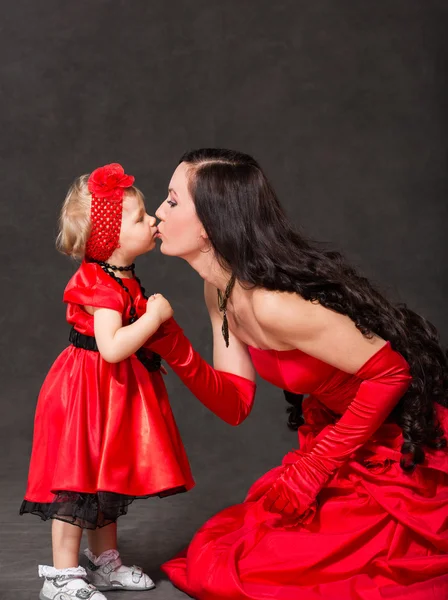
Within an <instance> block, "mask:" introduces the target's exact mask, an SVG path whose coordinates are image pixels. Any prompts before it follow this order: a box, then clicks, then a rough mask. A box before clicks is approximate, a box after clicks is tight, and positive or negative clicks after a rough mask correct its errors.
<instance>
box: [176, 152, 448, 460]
mask: <svg viewBox="0 0 448 600" xmlns="http://www.w3.org/2000/svg"><path fill="white" fill-rule="evenodd" d="M180 162H185V163H188V164H189V165H191V166H192V169H191V173H190V192H191V194H192V197H193V200H194V203H195V206H196V212H197V215H198V217H199V219H200V221H201V222H202V224H203V226H204V228H205V230H206V232H207V235H208V237H209V239H210V242H211V244H212V246H213V248H214V250H215V252H216V255H217V257H218V260H219V261H220V262H221V264H222V266H223V267H224V268H226V269H228V270H230V271H231V272H232V273H233V274H234V275H235V276H236V278H237V279H238V280H239V281H241V282H247V283H248V284H251V285H254V286H260V287H263V288H266V289H268V290H279V291H285V292H296V293H298V294H300V295H301V296H302V297H303V298H304V299H305V300H310V301H317V302H319V303H320V304H322V306H325V307H327V308H329V309H331V310H334V311H336V312H338V313H341V314H343V315H347V316H348V317H350V319H351V320H352V321H353V322H354V323H355V325H356V327H357V328H358V329H359V330H360V331H361V332H362V333H363V335H365V336H367V337H369V336H372V335H374V334H376V335H378V336H380V337H381V338H383V339H385V340H389V341H390V343H391V345H392V347H393V348H394V350H396V351H397V352H399V353H400V354H402V355H403V356H404V358H405V359H406V360H407V362H408V363H409V366H410V370H411V375H412V382H411V385H410V387H409V389H408V391H407V392H406V394H405V395H404V396H403V397H402V399H401V400H400V402H399V403H398V405H397V407H396V408H395V410H394V413H393V415H394V418H395V419H396V421H397V423H398V424H399V425H400V427H401V428H402V430H403V439H404V443H403V445H402V449H401V451H402V454H403V458H402V460H401V466H402V468H403V469H405V470H412V469H413V468H414V467H415V465H416V464H418V463H421V462H423V460H424V457H425V454H424V450H423V446H425V445H426V446H428V447H431V448H443V447H445V446H446V439H445V438H444V437H443V432H442V431H441V429H440V426H439V423H438V422H437V419H436V416H435V410H434V408H435V407H434V402H439V403H440V404H442V405H443V406H448V358H447V353H446V350H444V349H443V348H442V346H441V344H440V341H439V338H438V334H437V331H436V329H435V327H434V326H433V325H432V324H431V323H430V322H429V321H427V320H426V319H425V318H423V317H421V316H419V315H418V314H416V313H415V312H413V311H412V310H410V309H409V308H408V307H407V306H406V305H404V304H399V305H393V304H392V303H390V302H388V301H387V300H386V299H385V298H384V297H383V296H382V295H381V294H380V293H379V292H378V291H377V290H375V289H374V287H373V286H372V285H371V284H370V282H369V281H368V280H367V279H366V278H365V277H362V276H361V275H359V274H358V273H357V272H356V270H355V269H354V268H353V267H351V266H350V265H348V264H347V263H346V262H345V260H344V259H343V257H342V255H341V254H340V253H339V252H329V251H325V250H323V249H320V248H319V246H318V244H316V243H314V242H310V241H308V240H306V239H305V238H304V237H303V236H301V235H299V233H297V231H295V230H294V229H293V227H292V226H291V224H290V223H289V222H288V220H287V218H286V216H285V213H284V211H283V209H282V207H281V205H280V203H279V201H278V199H277V196H276V194H275V192H274V190H273V189H272V187H271V185H270V184H269V182H268V180H267V178H266V176H265V175H264V173H263V171H262V170H261V168H260V166H259V164H258V163H257V162H256V161H255V160H254V159H253V158H252V157H250V156H249V155H247V154H243V153H241V152H234V151H232V150H223V149H214V148H204V149H200V150H193V151H190V152H187V153H186V154H184V155H183V156H182V158H181V160H180ZM285 395H286V399H287V400H288V402H290V403H291V404H292V405H293V407H290V408H289V409H288V412H290V416H289V425H290V426H291V427H292V428H297V427H298V426H299V425H300V423H301V422H302V421H301V399H302V397H301V396H298V395H297V396H295V395H293V394H290V393H286V394H285Z"/></svg>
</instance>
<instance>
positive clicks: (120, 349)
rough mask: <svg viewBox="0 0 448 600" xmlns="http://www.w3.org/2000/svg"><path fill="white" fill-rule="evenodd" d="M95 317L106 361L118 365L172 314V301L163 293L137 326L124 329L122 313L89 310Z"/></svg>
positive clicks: (103, 309)
mask: <svg viewBox="0 0 448 600" xmlns="http://www.w3.org/2000/svg"><path fill="white" fill-rule="evenodd" d="M86 308H88V309H89V312H90V313H91V314H93V319H94V331H95V339H96V343H97V346H98V350H99V352H100V354H101V356H102V357H103V358H104V360H105V361H107V362H109V363H118V362H120V361H122V360H124V359H126V358H128V357H129V356H131V355H132V354H134V353H135V352H137V350H138V349H139V348H141V347H142V346H143V344H144V343H145V342H146V340H147V339H148V338H149V337H151V336H152V335H153V334H154V333H155V332H156V331H157V330H158V329H159V327H160V325H161V324H162V323H163V321H165V320H166V319H169V318H170V317H171V316H172V314H173V311H172V308H171V306H170V304H169V302H168V301H167V300H166V299H165V298H164V297H163V296H162V295H160V294H156V295H155V296H152V297H151V298H150V299H149V300H148V303H147V306H146V313H145V314H144V315H142V316H141V317H140V318H139V319H138V320H137V321H135V323H132V324H131V325H126V326H124V327H123V322H122V316H121V313H119V312H117V311H116V310H111V309H109V308H95V307H86Z"/></svg>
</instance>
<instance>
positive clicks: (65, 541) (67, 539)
mask: <svg viewBox="0 0 448 600" xmlns="http://www.w3.org/2000/svg"><path fill="white" fill-rule="evenodd" d="M81 536H82V529H81V528H80V527H77V526H76V525H72V524H71V523H65V522H64V521H59V520H58V519H53V522H52V526H51V538H52V543H53V564H54V566H55V568H56V569H69V568H70V567H77V566H78V565H79V547H80V545H81Z"/></svg>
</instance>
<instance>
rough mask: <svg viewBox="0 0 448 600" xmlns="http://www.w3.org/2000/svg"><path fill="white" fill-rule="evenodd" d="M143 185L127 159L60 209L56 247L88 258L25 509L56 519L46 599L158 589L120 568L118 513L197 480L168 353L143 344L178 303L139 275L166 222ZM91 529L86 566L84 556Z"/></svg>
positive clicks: (138, 573)
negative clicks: (179, 421)
mask: <svg viewBox="0 0 448 600" xmlns="http://www.w3.org/2000/svg"><path fill="white" fill-rule="evenodd" d="M133 182H134V177H132V176H130V175H126V174H125V173H124V170H123V168H122V167H121V165H119V164H110V165H106V166H105V167H101V168H99V169H96V170H95V171H94V172H93V173H92V174H91V175H90V177H89V176H87V175H84V176H82V177H80V178H79V179H77V180H76V181H75V183H74V184H73V186H72V187H71V189H70V190H69V192H68V195H67V197H66V199H65V202H64V205H63V208H62V212H61V218H60V233H59V236H58V242H57V244H58V247H59V249H60V250H61V251H62V252H64V253H66V254H68V255H70V256H72V257H74V258H77V259H84V260H83V262H82V264H81V266H80V268H79V269H78V271H77V272H76V273H75V275H74V276H73V277H72V278H71V280H70V281H69V283H68V285H67V287H66V289H65V292H64V302H66V303H67V321H68V322H69V323H70V324H71V325H72V326H73V328H72V330H71V333H70V338H69V339H70V342H71V345H70V346H69V347H68V348H66V349H65V350H64V351H63V352H62V354H61V355H60V356H59V357H58V358H57V359H56V362H55V363H54V364H53V366H52V368H51V369H50V372H49V374H48V375H47V378H46V379H45V382H44V384H43V386H42V389H41V392H40V395H39V400H38V404H37V410H36V417H35V427H34V440H33V450H32V456H31V464H30V471H29V478H28V487H27V491H26V495H25V500H24V501H23V504H22V507H21V510H20V513H21V514H23V513H33V514H36V515H38V516H40V517H41V518H42V519H43V520H47V519H53V522H52V544H53V562H54V567H49V566H42V565H40V566H39V575H40V576H41V577H44V578H45V581H44V585H43V588H42V590H41V592H40V596H39V597H40V599H41V600H59V598H62V597H63V598H64V599H65V598H67V599H68V598H72V597H73V598H83V599H91V600H104V599H105V596H104V595H103V594H102V593H101V592H100V591H98V590H111V589H125V590H148V589H151V588H153V587H154V583H153V582H152V581H151V579H150V578H149V577H148V575H146V574H144V573H143V572H142V570H141V569H140V568H139V567H136V566H132V567H126V566H124V565H122V563H121V560H120V556H119V554H118V551H117V533H116V520H117V518H118V517H119V516H120V515H123V514H125V513H126V512H127V507H128V505H129V504H130V503H131V502H132V501H133V500H134V499H135V498H147V497H149V496H155V495H158V496H166V495H169V494H174V493H177V492H182V491H186V490H188V489H190V488H191V487H192V486H193V485H194V482H193V479H192V476H191V472H190V467H189V464H188V459H187V457H186V454H185V451H184V448H183V445H182V441H181V439H180V436H179V432H178V429H177V427H176V424H175V422H174V418H173V415H172V412H171V408H170V405H169V402H168V397H167V394H166V389H165V385H164V383H163V380H162V376H161V374H160V357H159V356H158V355H156V354H154V355H153V354H152V353H150V352H149V351H145V350H143V349H142V346H143V344H144V342H145V341H146V340H147V339H148V338H149V337H150V336H151V335H152V334H154V333H155V332H156V331H157V329H158V328H159V326H160V325H161V324H162V323H163V322H164V321H166V320H167V319H168V318H170V317H171V316H172V309H171V306H170V304H169V303H168V301H167V300H166V299H165V298H164V297H163V296H161V295H160V294H155V295H153V296H151V298H149V300H147V299H146V296H145V292H144V289H143V288H142V287H141V285H140V281H139V279H138V278H137V277H136V276H135V273H134V264H133V262H134V259H135V258H136V257H137V256H139V255H141V254H144V253H145V252H148V251H150V250H152V249H153V248H154V246H155V238H154V235H155V233H156V231H157V228H156V226H155V219H154V217H150V216H149V215H148V214H146V210H145V206H144V202H143V196H142V194H141V192H140V191H139V190H138V189H137V188H135V187H134V186H133V185H132V184H133ZM106 261H107V262H106ZM84 528H85V529H87V530H88V532H87V534H88V546H89V548H88V549H87V550H85V554H86V555H87V558H88V565H87V569H84V568H82V567H80V566H79V562H78V558H79V548H80V542H81V536H82V531H83V529H84ZM92 584H93V585H92Z"/></svg>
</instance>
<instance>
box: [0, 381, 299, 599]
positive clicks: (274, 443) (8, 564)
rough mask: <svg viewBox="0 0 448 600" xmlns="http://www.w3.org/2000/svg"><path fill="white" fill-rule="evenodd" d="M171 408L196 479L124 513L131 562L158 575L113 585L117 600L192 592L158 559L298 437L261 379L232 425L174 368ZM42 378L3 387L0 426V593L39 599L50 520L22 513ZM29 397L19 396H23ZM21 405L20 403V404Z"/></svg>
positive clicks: (123, 535)
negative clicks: (145, 581)
mask: <svg viewBox="0 0 448 600" xmlns="http://www.w3.org/2000/svg"><path fill="white" fill-rule="evenodd" d="M167 384H168V390H169V393H170V397H171V399H172V400H171V402H172V405H173V410H174V413H175V416H176V420H177V422H178V425H179V428H180V430H181V434H182V436H183V439H184V443H185V446H186V448H187V452H188V455H189V458H190V461H191V465H192V469H193V474H194V476H195V480H196V487H195V488H194V489H193V490H191V491H190V492H188V493H186V494H180V495H178V496H175V497H171V498H166V499H163V500H160V499H151V500H142V501H136V502H134V504H133V505H131V507H130V509H129V514H128V515H126V516H123V517H121V518H120V520H119V545H120V551H121V554H122V558H123V560H124V562H125V563H127V564H138V565H140V566H141V567H143V568H144V569H145V571H146V572H147V573H148V574H150V575H151V577H152V578H153V579H154V580H155V582H156V585H157V588H156V589H155V590H152V591H150V592H140V593H134V592H111V593H109V597H110V598H112V599H113V600H125V599H126V600H137V599H138V600H143V599H144V598H150V599H151V600H168V599H170V600H171V599H172V600H176V599H179V600H180V599H181V598H188V596H186V595H185V594H183V593H182V592H180V591H179V590H177V589H176V588H174V587H173V585H172V584H171V583H170V582H169V581H168V580H167V579H166V576H165V575H164V574H163V573H161V571H160V570H159V567H160V565H161V564H162V563H163V562H164V561H166V560H167V559H169V558H170V557H172V556H174V555H175V554H176V553H177V552H178V551H179V550H181V549H182V548H183V547H184V546H186V544H187V543H188V541H189V540H190V539H191V537H192V536H193V534H194V532H195V530H196V529H198V527H200V526H201V525H202V524H203V523H204V521H205V520H206V519H207V518H208V517H209V516H211V515H213V514H214V513H216V512H218V511H219V510H220V509H222V508H224V507H226V506H228V505H230V504H233V503H236V502H240V501H241V500H242V499H243V498H244V495H245V493H246V491H247V489H248V487H249V486H250V484H251V483H252V482H253V481H254V480H255V479H256V478H257V477H258V476H260V475H261V474H262V473H264V472H265V471H266V470H267V469H269V468H270V467H272V466H275V465H276V464H278V462H279V461H280V460H281V456H282V455H283V454H284V453H286V452H287V451H288V450H289V449H291V448H292V446H293V445H295V440H296V438H295V435H294V433H291V432H289V431H288V429H287V428H286V426H285V421H286V416H285V413H284V408H285V402H284V400H283V398H282V394H281V392H280V391H279V390H275V389H274V388H272V387H271V386H268V385H267V384H264V383H262V384H261V385H260V386H259V390H258V394H257V401H256V405H255V408H254V410H253V412H252V414H251V415H250V417H249V419H248V420H247V421H246V422H245V423H243V424H242V425H241V426H240V427H237V428H233V427H229V426H228V425H226V424H224V423H222V422H220V421H219V420H218V419H217V418H216V417H215V416H214V415H212V414H211V413H210V412H209V411H207V410H205V409H204V408H203V407H202V406H201V405H200V404H199V403H198V402H197V401H196V400H195V399H194V398H193V397H192V396H191V395H190V394H189V393H188V392H186V391H185V388H183V387H182V386H181V384H180V383H178V382H177V380H176V379H175V377H174V376H173V375H170V376H169V377H168V380H167ZM38 387H39V382H37V381H22V382H20V383H18V384H15V385H14V388H11V387H10V386H8V385H7V384H6V385H4V386H3V388H2V390H1V397H2V401H3V400H4V402H2V404H3V410H6V411H7V415H5V419H4V420H3V424H2V426H1V427H0V461H1V462H0V481H1V488H0V489H1V491H0V500H1V505H2V511H1V514H0V521H1V538H0V574H1V575H0V577H1V586H0V600H37V598H38V593H39V589H40V587H41V580H40V579H39V578H38V576H37V565H38V564H51V562H50V561H51V546H50V524H49V523H44V522H42V521H41V520H40V519H39V518H38V517H36V516H33V515H24V516H22V517H20V516H19V515H18V509H19V506H20V503H21V501H22V497H23V493H24V490H25V486H26V476H27V470H28V461H29V453H30V449H31V433H32V419H33V412H34V399H33V398H32V396H33V394H34V391H35V390H36V389H38ZM18 395H20V396H22V395H27V396H29V397H30V400H29V411H28V412H27V414H15V413H14V397H15V398H17V396H18ZM23 399H24V398H23V397H22V398H21V400H23ZM22 405H23V404H22Z"/></svg>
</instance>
